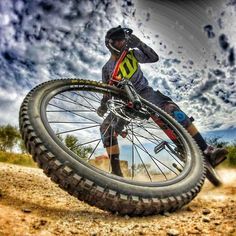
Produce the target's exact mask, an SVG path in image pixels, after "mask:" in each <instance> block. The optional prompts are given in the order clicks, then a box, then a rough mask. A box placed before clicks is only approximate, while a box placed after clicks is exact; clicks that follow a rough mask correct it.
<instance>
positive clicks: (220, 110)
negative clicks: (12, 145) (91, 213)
mask: <svg viewBox="0 0 236 236" xmlns="http://www.w3.org/2000/svg"><path fill="white" fill-rule="evenodd" d="M117 25H122V26H126V27H131V28H132V29H133V30H134V33H135V34H136V35H137V36H139V37H140V39H142V40H143V41H144V42H145V43H147V44H149V45H150V46H151V47H152V48H153V49H154V50H156V52H157V53H158V54H159V56H160V61H159V62H158V63H154V64H148V65H146V64H145V65H141V67H142V69H143V71H144V73H145V75H146V77H147V78H148V80H149V82H150V85H152V86H153V87H154V88H155V89H159V90H160V91H161V92H163V93H164V94H166V95H168V96H171V97H172V99H173V100H175V101H176V102H177V104H179V106H180V107H181V108H182V109H183V110H184V111H185V112H186V113H187V114H189V115H190V116H193V117H194V118H195V124H196V126H197V127H198V128H199V129H200V131H201V132H203V133H204V134H206V135H216V136H218V135H220V136H222V137H223V138H225V139H235V138H236V118H235V117H236V81H235V78H236V65H235V50H236V42H235V38H236V2H235V0H205V1H204V0H188V1H187V0H182V1H180V0H175V1H174V0H172V1H171V0H165V1H163V0H162V1H161V0H156V1H151V0H145V1H144V0H133V1H132V0H126V1H125V0H117V1H112V0H103V1H101V0H93V1H92V0H90V1H88V0H86V1H85V0H80V1H75V0H68V1H65V0H54V1H52V0H34V1H30V0H24V1H23V0H1V1H0V125H4V124H7V123H10V124H13V125H18V112H19V107H20V104H21V102H22V100H23V98H24V96H25V95H26V94H27V93H28V92H29V91H30V89H32V88H33V87H34V86H36V85H37V84H39V83H42V82H44V81H48V80H51V79H59V78H62V77H79V78H84V79H91V80H101V68H102V66H103V64H105V62H106V61H107V60H108V58H109V52H108V50H107V49H106V47H105V45H104V36H105V33H106V31H107V30H108V29H109V28H111V27H114V26H117Z"/></svg>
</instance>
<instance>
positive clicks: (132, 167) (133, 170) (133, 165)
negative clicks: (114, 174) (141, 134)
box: [131, 124, 134, 179]
mask: <svg viewBox="0 0 236 236" xmlns="http://www.w3.org/2000/svg"><path fill="white" fill-rule="evenodd" d="M132 131H133V124H132ZM133 143H134V134H133V132H132V144H133ZM131 166H132V168H131V170H132V174H131V176H132V179H133V178H134V145H132V165H131Z"/></svg>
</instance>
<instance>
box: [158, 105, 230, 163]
mask: <svg viewBox="0 0 236 236" xmlns="http://www.w3.org/2000/svg"><path fill="white" fill-rule="evenodd" d="M162 109H163V110H165V111H166V112H167V113H168V114H170V115H171V116H172V117H173V118H174V119H175V120H177V121H178V122H179V123H180V124H181V125H182V126H183V127H184V128H185V129H186V130H187V131H188V132H189V134H190V135H191V136H192V137H193V139H194V140H195V141H196V143H197V144H198V146H199V147H200V149H201V150H202V152H203V154H204V156H205V157H207V158H208V160H209V161H210V163H211V164H212V165H213V166H216V165H218V164H220V163H221V162H222V161H223V160H225V156H226V155H227V154H228V151H227V150H226V149H224V148H213V147H211V146H209V145H208V144H207V143H206V141H205V140H204V138H203V137H202V135H201V134H200V133H199V131H198V130H197V128H196V127H195V125H194V124H193V123H192V121H191V119H190V118H189V117H188V116H187V115H186V114H185V113H184V112H183V111H182V110H181V109H180V108H179V106H178V105H176V104H175V103H174V102H166V103H164V104H163V105H162Z"/></svg>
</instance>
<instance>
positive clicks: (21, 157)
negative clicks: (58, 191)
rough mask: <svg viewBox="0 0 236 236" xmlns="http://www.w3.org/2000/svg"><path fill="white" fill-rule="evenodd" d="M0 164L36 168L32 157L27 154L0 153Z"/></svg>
mask: <svg viewBox="0 0 236 236" xmlns="http://www.w3.org/2000/svg"><path fill="white" fill-rule="evenodd" d="M0 162H7V163H11V164H17V165H22V166H30V167H37V164H36V163H35V162H34V161H33V158H32V156H31V155H29V154H20V153H12V152H3V151H0Z"/></svg>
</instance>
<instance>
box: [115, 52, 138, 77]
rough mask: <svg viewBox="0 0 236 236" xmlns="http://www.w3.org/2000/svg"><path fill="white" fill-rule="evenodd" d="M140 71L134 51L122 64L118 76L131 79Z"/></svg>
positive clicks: (128, 54) (129, 53)
mask: <svg viewBox="0 0 236 236" xmlns="http://www.w3.org/2000/svg"><path fill="white" fill-rule="evenodd" d="M137 69H138V61H137V59H136V58H135V56H134V52H133V50H130V51H129V52H128V53H127V55H126V57H125V58H124V59H123V61H122V62H121V64H120V68H119V72H118V76H121V77H122V78H125V79H130V78H131V77H132V76H133V74H134V73H135V72H136V71H137Z"/></svg>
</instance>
